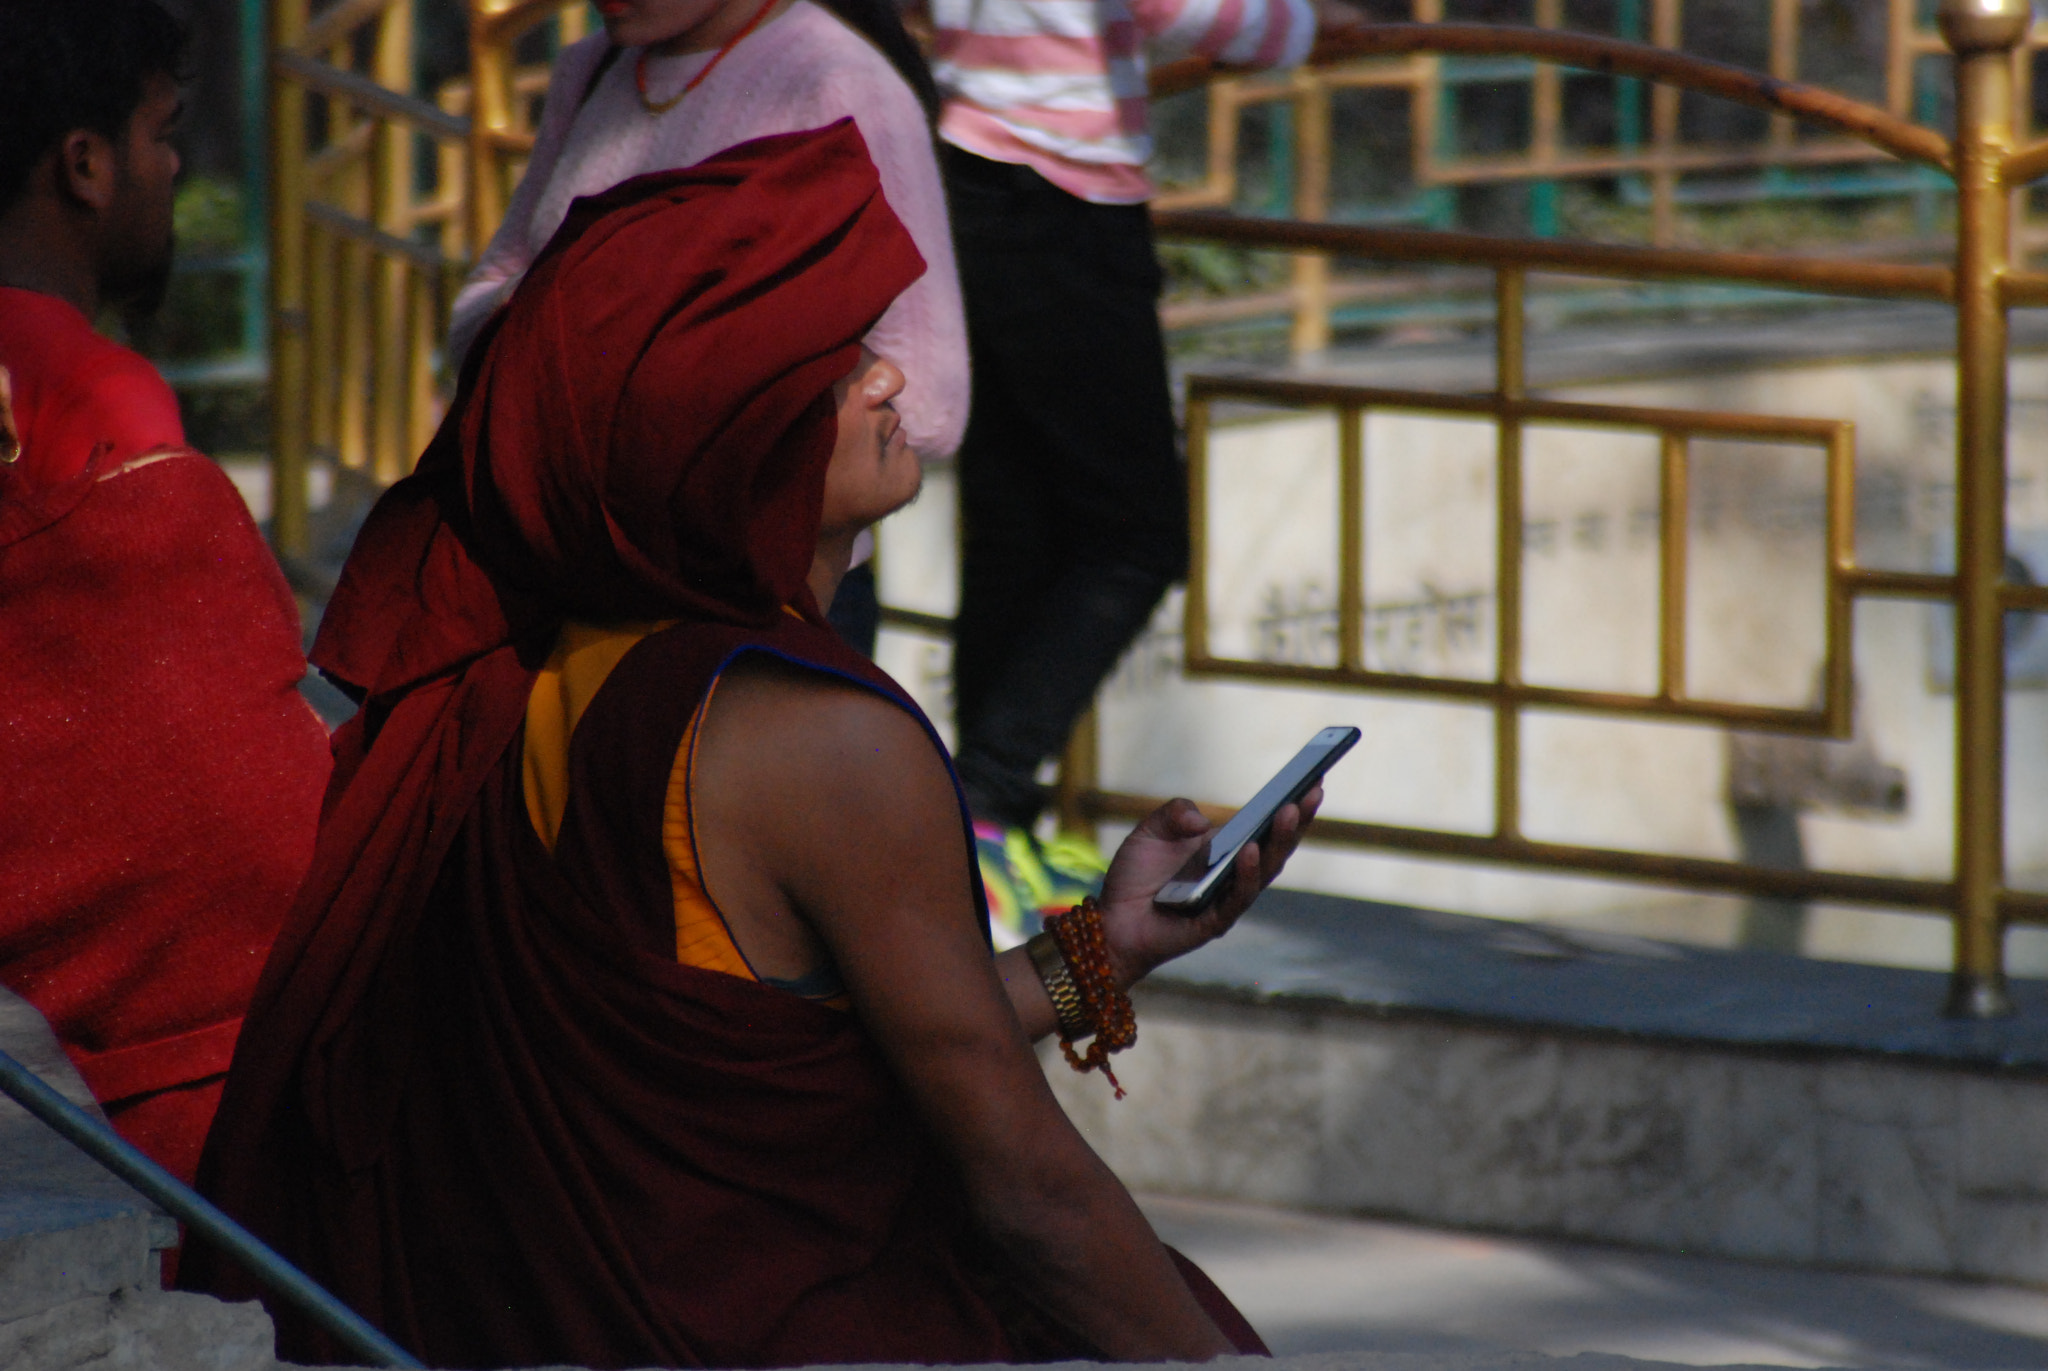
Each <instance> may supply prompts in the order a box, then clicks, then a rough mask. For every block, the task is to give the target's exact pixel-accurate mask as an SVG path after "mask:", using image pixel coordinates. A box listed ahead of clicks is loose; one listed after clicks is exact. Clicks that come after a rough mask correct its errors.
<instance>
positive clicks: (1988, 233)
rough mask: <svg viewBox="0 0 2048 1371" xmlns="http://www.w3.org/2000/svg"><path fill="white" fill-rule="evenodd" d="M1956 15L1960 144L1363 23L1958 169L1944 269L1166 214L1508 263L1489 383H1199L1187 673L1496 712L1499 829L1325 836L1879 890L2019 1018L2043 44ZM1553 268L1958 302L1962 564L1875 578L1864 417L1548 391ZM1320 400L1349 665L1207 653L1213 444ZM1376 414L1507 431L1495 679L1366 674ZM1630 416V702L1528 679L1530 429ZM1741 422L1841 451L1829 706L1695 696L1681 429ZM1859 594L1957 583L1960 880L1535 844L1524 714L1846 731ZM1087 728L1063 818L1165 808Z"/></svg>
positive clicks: (1676, 68)
mask: <svg viewBox="0 0 2048 1371" xmlns="http://www.w3.org/2000/svg"><path fill="white" fill-rule="evenodd" d="M1940 17H1941V25H1942V30H1943V33H1944V35H1945V37H1946V39H1947V42H1948V44H1949V45H1950V48H1951V49H1952V51H1953V53H1954V55H1955V58H1956V68H1955V82H1956V117H1957V128H1958V132H1957V135H1956V137H1955V138H1954V139H1953V140H1948V139H1944V138H1941V137H1940V136H1939V135H1936V134H1934V133H1932V132H1931V131H1929V130H1926V129H1923V128H1919V127H1916V126H1913V125H1910V124H1907V123H1905V122H1904V121H1903V120H1900V119H1897V118H1896V117H1895V116H1893V115H1891V114H1890V113H1889V112H1887V111H1884V110H1879V109H1876V108H1873V107H1870V106H1865V105H1860V104H1857V103H1856V102H1853V101H1848V100H1846V99H1844V98H1843V97H1840V96H1836V95H1833V94H1831V93H1828V92H1821V91H1815V90H1812V89H1810V88H1803V87H1798V86H1793V85H1789V84H1785V83H1782V82H1778V81H1766V80H1764V79H1762V78H1760V77H1758V76H1756V75H1755V74H1752V73H1744V72H1739V71H1736V70H1734V69H1731V68H1726V67H1722V66H1720V65H1719V64H1714V63H1708V62H1703V61H1701V60H1699V59H1696V58H1690V57H1686V56H1683V55H1681V54H1676V53H1670V52H1659V51H1657V50H1656V49H1651V48H1644V47H1637V46H1634V45H1629V44H1621V43H1616V42H1613V41H1611V40H1602V39H1595V38H1590V37H1584V36H1578V35H1565V34H1558V33H1549V32H1542V31H1538V30H1521V31H1510V30H1502V29H1480V28H1476V27H1460V26H1451V25H1444V26H1439V27H1436V28H1422V27H1419V26H1400V25H1396V26H1385V27H1382V28H1378V29H1374V30H1369V31H1366V32H1365V33H1363V34H1361V35H1360V37H1359V39H1358V46H1359V48H1360V49H1361V50H1373V51H1381V52H1424V51H1461V52H1471V51H1490V52H1513V53H1521V54H1524V55H1530V56H1536V55H1541V56H1544V57H1546V58H1549V59H1550V60H1554V61H1557V62H1560V63H1565V64H1571V65H1578V66H1585V67H1591V68H1594V69H1598V70H1604V71H1614V72H1620V73H1623V74H1629V75H1638V76H1643V77H1646V78H1654V79H1658V80H1660V81H1663V82H1666V83H1668V84H1669V85H1670V86H1672V87H1682V88H1689V89H1698V90H1709V91H1712V92H1714V93H1715V94H1718V95H1722V96H1724V97H1726V98H1730V99H1737V100H1742V101H1745V102H1747V103H1750V104H1754V105H1758V106H1760V107H1763V108H1766V109H1770V110H1772V111H1773V112H1774V113H1785V114H1791V115H1797V116H1798V117H1800V118H1801V119H1803V120H1807V121H1810V122H1814V123H1818V124H1820V125H1821V126H1823V127H1826V128H1830V129H1832V130H1834V131H1836V132H1838V133H1841V134H1844V135H1846V136H1849V137H1853V138H1856V139H1859V140H1861V141H1863V142H1865V143H1867V144H1869V145H1871V146H1873V147H1877V148H1881V149H1884V150H1885V151H1886V152H1888V153H1890V154H1891V155H1893V156H1896V157H1902V158H1911V159H1914V160H1918V161H1921V162H1923V163H1926V164H1928V165H1932V166H1936V167H1939V168H1941V169H1942V170H1943V171H1945V172H1948V173H1949V174H1951V175H1952V176H1953V177H1954V179H1955V183H1956V193H1957V197H1958V232H1957V242H1956V257H1955V263H1954V266H1953V267H1952V268H1950V267H1930V266H1917V265H1899V264H1887V263H1872V262H1863V261H1855V260H1815V259H1806V258H1767V257H1760V256H1755V255H1749V254H1734V253H1708V252H1686V251H1678V250H1674V249H1670V248H1659V247H1647V248H1629V247H1615V246H1602V245H1592V244H1566V243H1555V242H1530V241H1519V240H1507V239H1494V238H1488V237H1484V236H1481V235H1474V234H1447V233H1435V232H1429V231H1426V230H1391V229H1375V228H1367V227H1343V226H1335V225H1328V224H1316V223H1307V222H1290V223H1274V222H1270V221H1261V220H1254V219H1244V218H1237V217H1234V216H1228V215H1220V214H1214V213H1203V212H1190V211H1186V210H1181V211H1168V212H1164V213H1161V214H1159V215H1158V217H1157V223H1158V228H1159V230H1160V232H1161V234H1162V235H1163V236H1168V237H1187V238H1200V239H1207V240H1210V241H1225V242H1232V243H1239V244H1246V245H1254V246H1260V247H1269V248H1286V249H1310V250H1316V251H1320V252H1323V253H1334V254H1341V255H1343V256H1346V257H1351V258H1363V259H1378V260H1383V261H1384V260H1401V261H1436V262H1457V263H1464V264H1468V265H1482V266H1485V267H1488V268H1490V269H1492V270H1493V271H1494V272H1495V273H1496V278H1497V282H1498V285H1497V290H1496V318H1497V324H1498V332H1497V337H1498V340H1499V342H1498V358H1497V376H1496V381H1495V388H1494V391H1493V393H1492V394H1491V395H1490V396H1483V397H1452V396H1442V395H1431V394H1426V393H1418V392H1406V391H1388V390H1372V389H1367V388H1363V387H1354V386H1341V385H1303V384H1298V383H1291V382H1267V381H1246V380H1242V379H1224V378H1208V377H1196V378H1194V379H1192V380H1191V381H1190V383H1189V400H1188V449H1189V462H1190V481H1191V487H1192V490H1193V493H1194V497H1195V509H1196V512H1195V514H1194V516H1193V534H1194V539H1195V548H1196V556H1195V563H1194V567H1193V570H1192V572H1191V574H1190V577H1189V582H1188V594H1187V610H1186V614H1187V617H1186V625H1185V630H1184V634H1185V643H1186V668H1187V670H1188V672H1189V673H1190V674H1191V675H1198V676H1200V675H1207V676H1217V677H1227V678H1235V679H1244V680H1263V681H1274V680H1285V681H1297V682H1316V683H1321V684H1327V685H1336V686H1348V687H1354V688H1363V689H1371V690H1378V691H1392V692H1398V693H1403V694H1408V695H1416V696H1426V697H1428V696H1433V697H1437V698H1448V699H1457V700H1466V701H1478V702H1481V703H1483V704H1486V705H1488V706H1490V707H1491V708H1492V710H1493V713H1494V721H1495V724H1494V766H1493V776H1494V814H1493V827H1492V831H1491V832H1490V833H1487V834H1470V833H1458V832H1448V831H1437V830H1423V829H1410V828H1401V827H1396V826H1390V825H1384V824H1367V823H1354V822H1344V821H1327V822H1323V821H1319V824H1318V836H1319V837H1320V838H1322V839H1324V840H1329V841H1337V842H1343V843H1352V844H1357V845H1362V846H1368V847H1378V848H1390V849H1395V850H1405V851H1410V852H1418V853H1429V854H1435V855H1439V856H1446V857H1456V858H1463V859H1468V860H1478V861H1491V862H1504V863H1510V864H1515V865H1524V866H1537V867H1544V868H1548V869H1554V870H1555V869H1562V870H1572V871H1580V872H1585V873H1590V874H1597V875H1608V876H1624V877H1633V878H1637V879H1644V880H1654V881H1660V882H1670V883H1675V884H1680V885H1690V886H1699V887H1705V888H1715V889H1722V890H1731V891H1746V892H1753V893H1757V894H1766V895H1776V896H1782V897H1791V898H1833V899H1842V900H1852V901H1868V902H1874V903H1881V904H1891V905H1899V906H1906V907H1916V908H1923V909H1930V910H1944V911H1946V912H1948V913H1949V914H1950V916H1951V917H1952V919H1953V922H1954V928H1955V963H1954V980H1953V989H1952V995H1951V1002H1950V1008H1951V1011H1952V1012H1954V1013H1958V1014H1964V1015H1973V1016H1985V1015H1994V1014H2000V1013H2004V1012H2007V1011H2008V1010H2009V1007H2010V1005H2009V1001H2008V999H2007V995H2006V991H2005V975H2004V960H2003V957H2004V953H2003V945H2004V930H2005V927H2006V925H2007V923H2008V922H2009V921H2013V920H2026V921H2036V922H2038V921H2048V896H2043V895H2041V894H2037V893H2032V892H2022V891H2015V890H2011V889H2008V888H2007V885H2006V880H2005V851H2004V826H2003V821H2004V790H2003V778H2004V771H2003V758H2004V747H2005V717H2004V709H2005V664H2004V656H2003V617H2004V614H2005V613H2006V612H2007V611H2010V610H2013V609H2040V608H2043V607H2048V594H2044V592H2043V591H2042V590H2041V589H2039V588H2035V587H2022V586H2015V585H2011V584H2008V583H2007V582H2006V581H2005V579H2004V578H2005V570H2004V568H2005V541H2006V538H2005V531H2006V519H2005V498H2006V362H2007V331H2006V329H2007V320H2006V315H2007V311H2008V310H2009V309H2010V308H2011V307H2012V306H2014V305H2017V304H2024V303H2037V302H2048V274H2044V273H2039V272H2027V271H2022V270H2018V269H2017V268H2016V267H2015V266H2014V264H2013V256H2012V243H2013V236H2014V218H2015V215H2014V212H2013V208H2014V207H2013V199H2014V195H2015V192H2017V191H2019V190H2020V189H2022V188H2023V186H2024V183H2025V180H2026V179H2027V178H2030V177H2032V176H2034V175H2037V174H2040V173H2041V172H2042V171H2043V170H2044V169H2048V141H2041V142H2034V143H2031V144H2021V143H2020V141H2019V140H2018V139H2017V138H2016V137H2015V133H2016V128H2015V123H2016V121H2015V100H2016V91H2017V89H2018V88H2019V84H2020V83H2019V80H2018V78H2017V76H2016V64H2015V62H2014V60H2013V58H2014V50H2015V48H2016V47H2017V45H2018V44H2019V43H2020V42H2021V41H2022V40H2023V39H2024V38H2026V36H2027V34H2028V28H2029V9H2028V5H2027V3H2026V0H1945V2H1944V3H1943V5H1942V7H1941V11H1940ZM1531 268H1548V269H1552V270H1558V271H1565V272H1570V273H1573V274H1586V275H1608V276H1628V277H1641V276H1666V277H1685V278H1691V279H1704V280H1723V281H1745V282H1753V283H1761V284H1771V285H1780V286H1785V287H1791V288H1796V289H1800V290H1804V291H1818V292H1830V293H1838V294H1847V295H1877V296H1883V297H1887V298H1896V297H1900V296H1907V297H1919V298H1930V299H1937V300H1943V301H1948V302H1952V303H1953V304H1954V305H1955V308H1956V317H1957V348H1956V366H1957V386H1958V395H1959V397H1960V398H1959V402H1958V424H1957V449H1956V473H1957V482H1956V489H1957V500H1956V531H1955V535H1956V546H1957V548H1958V549H1959V552H1958V556H1957V569H1956V572H1955V574H1954V575H1952V576H1949V575H1925V574H1917V573H1902V572H1893V571H1880V570H1875V569H1870V568H1864V567H1861V566H1859V565H1858V563H1857V561H1856V553H1855V546H1854V525H1853V510H1854V503H1853V501H1854V445H1853V444H1854V440H1853V434H1852V431H1851V428H1850V426H1849V425H1848V424H1846V423H1841V422H1837V421H1829V420H1786V419H1770V418H1761V417H1757V416H1749V415H1736V414H1706V413H1690V412H1680V411H1665V410H1643V409H1629V408H1626V407H1621V406H1612V405H1572V404H1562V403H1558V402H1547V401H1541V400H1534V399H1531V398H1529V397H1528V395H1527V393H1526V384H1525V371H1524V365H1523V349H1524V335H1523V320H1522V309H1523V290H1524V279H1525V273H1526V272H1527V271H1528V270H1529V269H1531ZM1225 401H1238V402H1259V403H1263V404H1267V405H1272V404H1276V403H1282V404H1288V405H1293V406H1296V407H1309V408H1320V409H1323V410H1329V411H1334V412H1335V413H1336V414H1337V415H1338V416H1339V476H1340V479H1339V506H1340V512H1339V516H1338V517H1339V530H1338V533H1339V537H1338V561H1339V567H1338V573H1339V581H1338V586H1339V589H1338V595H1339V609H1338V624H1339V645H1340V648H1339V661H1338V663H1337V664H1336V665H1334V666H1330V667H1319V666H1302V665H1293V664H1276V663H1268V662H1258V661H1249V660H1243V659H1239V658H1226V657H1221V656H1217V655H1214V654H1212V653H1211V652H1210V651H1209V648H1208V642H1209V625H1208V613H1207V604H1206V576H1207V570H1206V567H1205V565H1204V557H1205V552H1206V539H1207V532H1208V528H1207V516H1206V511H1205V510H1204V508H1203V492H1204V489H1205V481H1206V479H1207V472H1208V462H1209V430H1210V424H1209V418H1210V413H1211V410H1212V407H1213V406H1215V405H1216V404H1217V403H1219V402H1225ZM1373 410H1397V411H1406V412H1410V413H1422V414H1436V415H1459V416H1467V417H1470V416H1479V417H1483V418H1487V419H1490V420H1491V421H1492V423H1493V425H1494V427H1495V429H1496V432H1497V439H1498V441H1497V454H1496V472H1495V480H1496V488H1497V492H1498V501H1499V509H1498V514H1497V548H1496V554H1495V556H1496V560H1495V567H1496V571H1495V594H1496V596H1497V602H1498V605H1499V614H1498V619H1499V634H1498V641H1497V660H1496V662H1495V668H1494V671H1493V673H1492V675H1491V676H1490V677H1489V678H1487V679H1483V680H1466V679H1458V678H1448V677H1429V676H1422V675H1416V674H1409V673H1403V672H1394V671H1384V670H1373V669H1370V668H1369V667H1368V666H1367V664H1366V660H1365V653H1364V646H1363V642H1362V631H1363V623H1364V604H1363V565H1364V553H1363V527H1364V513H1363V503H1362V501H1363V460H1364V458H1363V447H1362V442H1363V440H1362V433H1363V428H1362V425H1363V419H1364V416H1365V414H1366V413H1367V412H1369V411H1373ZM1546 420H1548V421H1565V422H1570V423H1572V424H1574V425H1578V426H1587V425H1593V426H1605V427H1610V428H1621V429H1633V430H1635V431H1639V432H1646V433H1652V434H1654V435H1656V436H1657V438H1658V440H1659V443H1660V448H1661V452H1662V468H1663V470H1662V480H1661V494H1662V499H1661V510H1660V514H1659V548H1660V568H1661V601H1660V610H1659V626H1660V629H1659V689H1658V690H1657V692H1656V693H1655V694H1654V695H1642V696H1629V695H1614V694H1606V693H1595V692H1588V691H1578V690H1559V689H1554V688H1547V687H1535V686H1531V685H1529V684H1528V683H1526V682H1525V681H1524V680H1523V679H1522V675H1521V668H1522V643H1521V618H1522V605H1521V580H1522V548H1521V529H1522V519H1523V510H1522V499H1523V496H1522V456H1521V454H1522V437H1523V431H1524V429H1525V427H1526V426H1528V425H1530V424H1532V423H1535V422H1540V421H1546ZM1709 434H1713V435H1720V436H1741V437H1745V438H1748V439H1751V440H1757V439H1768V440H1771V441H1775V442H1777V443H1780V444H1804V445H1809V446H1813V447H1817V448H1819V449H1821V450H1822V451H1824V453H1825V454H1826V464H1827V499H1826V509H1827V520H1826V528H1827V532H1826V548H1827V597H1826V602H1827V611H1826V631H1825V638H1826V647H1825V657H1824V663H1825V665H1824V668H1823V672H1822V682H1823V692H1822V700H1821V703H1820V706H1819V707H1818V708H1817V709H1814V710H1810V711H1804V710H1766V709H1759V708H1757V707H1754V706H1748V705H1736V704H1730V703H1726V702H1718V701H1712V700H1697V699H1693V698H1691V697H1690V696H1689V695H1688V694H1687V693H1686V691H1685V689H1684V680H1685V668H1684V663H1685V635H1684V622H1685V620H1684V605H1685V593H1686V553H1685V538H1686V528H1687V523H1686V508H1687V495H1688V472H1687V448H1688V444H1689V442H1690V440H1691V439H1692V438H1693V437H1694V436H1696V435H1698V436H1704V435H1709ZM1866 597H1903V598H1908V599H1921V600H1933V601H1941V602H1948V603H1950V604H1953V605H1954V607H1955V611H1956V625H1957V630H1956V661H1957V671H1956V734H1955V762H1956V793H1955V857H1954V874H1953V876H1952V878H1951V879H1949V880H1946V881H1938V880H1914V879H1903V878H1895V877H1882V876H1871V875H1863V874H1858V873H1852V872H1836V871H1796V872H1795V871H1783V870H1775V869H1767V868H1763V867H1758V866H1753V865H1747V864H1743V863H1738V862H1723V861H1711V860H1703V859H1698V858H1689V857H1672V856H1661V855H1652V854H1646V853H1639V852H1630V851H1621V850H1609V849H1601V848H1588V847H1576V846H1570V845H1565V844H1558V843H1548V842H1539V841H1534V840H1531V839H1529V838H1528V837H1526V836H1524V834H1523V833H1522V827H1521V815H1520V803H1519V796H1520V792H1521V767H1520V729H1521V716H1522V711H1524V710H1525V709H1528V708H1532V707H1542V708H1547V709H1558V708H1564V709H1571V710H1594V711H1599V712H1601V713H1605V714H1607V715H1610V716H1618V717H1629V716H1636V717H1645V716H1647V717H1661V718H1674V719H1691V720H1699V721H1708V722H1718V723H1724V724H1727V725H1729V726H1732V727H1741V728H1769V729H1779V730H1787V731H1797V732H1807V733H1825V734H1831V735H1833V736H1836V737H1843V736H1846V735H1847V733H1848V725H1849V709H1850V691H1851V686H1850V677H1849V663H1850V658H1851V649H1852V643H1851V634H1852V623H1853V621H1852V617H1851V611H1852V608H1853V605H1854V603H1855V602H1856V601H1857V600H1859V599H1862V598H1866ZM1093 751H1094V739H1093V737H1092V735H1090V736H1087V737H1084V738H1083V739H1081V740H1080V745H1079V746H1078V747H1077V748H1076V749H1075V750H1074V751H1073V752H1072V753H1071V754H1070V758H1069V762H1070V768H1071V770H1072V771H1073V773H1074V774H1073V775H1071V776H1070V777H1069V778H1068V779H1067V780H1066V781H1065V782H1064V784H1063V786H1062V789H1061V796H1062V800H1063V802H1064V804H1065V809H1066V817H1067V818H1068V819H1069V821H1075V820H1078V821H1081V822H1089V821H1093V820H1096V819H1102V818H1112V817H1124V818H1128V817H1132V816H1135V815H1139V814H1142V813H1144V812H1147V811H1148V809H1149V808H1150V807H1151V806H1152V805H1153V804H1154V803H1155V800H1154V798H1153V797H1150V796H1143V795H1132V794H1119V793H1114V792H1109V791H1105V790H1103V789H1101V788H1100V787H1099V786H1098V785H1096V784H1094V783H1093V773H1092V770H1091V769H1090V768H1091V766H1092V760H1093V758H1092V754H1093Z"/></svg>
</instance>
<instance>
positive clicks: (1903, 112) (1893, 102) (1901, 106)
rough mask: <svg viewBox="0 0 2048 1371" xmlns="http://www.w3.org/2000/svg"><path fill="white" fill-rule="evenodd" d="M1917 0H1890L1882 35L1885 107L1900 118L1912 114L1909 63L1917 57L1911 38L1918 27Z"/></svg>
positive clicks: (1911, 83)
mask: <svg viewBox="0 0 2048 1371" xmlns="http://www.w3.org/2000/svg"><path fill="white" fill-rule="evenodd" d="M1919 3H1920V0H1891V13H1890V15H1889V16H1888V18H1889V20H1890V23H1889V26H1888V28H1887V32H1886V35H1885V50H1884V51H1885V72H1884V103H1885V108H1886V109H1888V110H1890V111H1891V112H1892V113H1893V114H1895V115H1897V116H1898V117H1899V118H1901V119H1910V118H1912V117H1913V65H1914V62H1915V60H1916V59H1917V57H1918V53H1917V51H1916V49H1917V48H1918V46H1919V45H1918V44H1917V43H1915V42H1914V38H1915V36H1916V31H1917V29H1918V27H1919V25H1918V17H1917V10H1918V7H1919Z"/></svg>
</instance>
